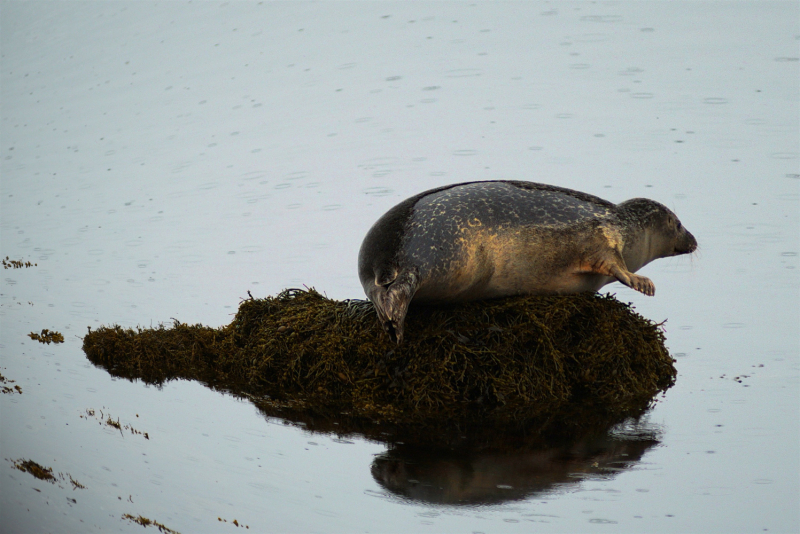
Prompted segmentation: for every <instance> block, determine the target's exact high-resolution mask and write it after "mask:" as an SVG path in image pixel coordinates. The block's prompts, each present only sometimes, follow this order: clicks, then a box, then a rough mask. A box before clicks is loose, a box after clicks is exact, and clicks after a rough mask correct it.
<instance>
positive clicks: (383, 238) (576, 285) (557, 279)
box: [358, 180, 697, 343]
mask: <svg viewBox="0 0 800 534" xmlns="http://www.w3.org/2000/svg"><path fill="white" fill-rule="evenodd" d="M696 249H697V241H696V240H695V238H694V236H693V235H692V234H691V233H689V231H688V230H686V228H684V227H683V225H682V224H681V222H680V221H679V220H678V217H676V216H675V214H674V213H673V212H672V211H670V210H669V209H668V208H666V207H665V206H663V205H662V204H659V203H658V202H656V201H654V200H649V199H646V198H634V199H631V200H627V201H625V202H622V203H620V204H614V203H612V202H609V201H607V200H603V199H601V198H598V197H596V196H593V195H589V194H586V193H581V192H579V191H573V190H571V189H566V188H563V187H557V186H552V185H545V184H537V183H532V182H522V181H506V180H502V181H484V182H467V183H461V184H455V185H448V186H444V187H439V188H436V189H431V190H429V191H425V192H423V193H419V194H417V195H415V196H413V197H411V198H409V199H407V200H404V201H403V202H401V203H400V204H398V205H397V206H395V207H393V208H392V209H390V210H389V211H388V212H386V214H384V215H383V216H382V217H381V218H380V219H378V221H377V222H376V223H375V224H374V225H373V226H372V228H371V229H370V230H369V232H367V235H366V237H365V238H364V241H363V243H362V244H361V249H360V251H359V255H358V274H359V278H360V280H361V285H362V286H363V287H364V292H365V293H366V294H367V297H368V298H369V300H370V301H372V303H373V305H374V307H375V311H376V312H377V315H378V320H379V321H380V323H381V324H382V325H383V328H384V329H385V330H386V332H387V333H388V334H389V337H390V338H391V339H392V340H393V341H395V342H397V343H400V342H401V341H402V339H403V324H404V321H405V317H406V313H407V311H408V306H409V304H410V303H411V300H412V299H413V300H414V302H418V303H450V302H464V301H470V300H480V299H490V298H497V297H507V296H512V295H553V294H555V295H560V294H568V293H579V292H583V291H597V290H599V289H600V288H601V287H603V286H604V285H606V284H609V283H611V282H614V281H619V282H622V283H623V284H625V285H626V286H628V287H631V288H633V289H635V290H637V291H640V292H642V293H644V294H645V295H650V296H652V295H654V294H655V285H654V284H653V282H652V281H651V280H650V279H649V278H647V277H644V276H640V275H637V274H634V273H635V272H636V271H638V270H639V269H641V268H642V267H643V266H644V265H647V264H648V263H650V262H651V261H653V260H655V259H658V258H664V257H667V256H676V255H679V254H689V253H692V252H694V251H695V250H696Z"/></svg>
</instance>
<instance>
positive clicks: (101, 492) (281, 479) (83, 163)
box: [0, 2, 800, 533]
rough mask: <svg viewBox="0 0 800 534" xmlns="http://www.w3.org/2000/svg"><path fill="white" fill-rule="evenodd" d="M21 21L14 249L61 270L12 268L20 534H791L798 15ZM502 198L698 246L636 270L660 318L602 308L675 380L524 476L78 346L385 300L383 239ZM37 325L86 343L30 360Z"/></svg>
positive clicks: (47, 7)
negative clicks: (288, 297)
mask: <svg viewBox="0 0 800 534" xmlns="http://www.w3.org/2000/svg"><path fill="white" fill-rule="evenodd" d="M0 10H2V20H1V21H0V23H1V24H2V36H1V38H2V62H1V64H2V71H1V72H0V76H1V77H2V79H1V81H2V127H1V129H0V133H1V135H2V142H0V154H2V159H1V160H0V161H2V187H1V192H0V196H1V197H2V203H1V204H0V207H1V208H2V227H1V230H2V242H1V243H0V253H1V254H2V257H4V258H5V257H6V256H9V258H10V259H12V260H23V261H31V262H34V263H36V264H37V265H36V266H34V267H29V268H20V269H6V270H4V271H3V273H2V275H3V277H2V279H3V280H2V291H1V293H2V294H1V295H0V323H1V326H0V334H2V339H0V357H1V358H2V361H1V362H0V368H1V369H0V373H2V375H3V376H4V377H5V378H6V379H7V380H9V381H10V380H14V381H15V382H13V383H11V382H7V383H6V384H4V385H5V386H7V387H8V386H10V387H13V386H15V385H19V386H20V387H21V388H22V393H21V394H20V393H6V394H3V395H0V410H1V411H0V415H2V421H1V422H0V425H2V426H0V429H2V436H1V437H0V453H1V454H0V456H2V458H3V459H4V460H3V461H2V462H0V481H1V482H0V506H2V512H1V514H2V517H3V530H5V531H8V532H25V531H31V530H36V531H57V532H86V531H94V530H100V531H111V530H121V531H131V532H133V531H138V529H139V528H140V527H139V526H138V525H135V524H133V523H131V522H129V521H126V520H123V519H122V516H123V514H132V515H133V516H138V515H142V516H145V517H148V518H151V519H155V520H157V521H159V522H161V523H163V524H164V525H166V526H167V527H169V528H172V529H175V530H177V531H181V532H184V533H185V532H204V531H208V532H220V531H226V530H230V529H233V528H236V526H235V525H234V524H233V523H232V522H233V520H234V519H236V520H237V523H238V524H242V525H246V526H248V527H249V530H250V531H254V532H278V531H280V532H283V531H287V532H354V531H364V532H376V531H377V532H408V531H420V530H423V531H425V530H429V531H436V532H479V531H483V532H489V531H491V532H517V531H530V530H531V529H532V528H536V529H537V530H539V531H546V532H567V531H569V532H575V531H581V532H645V531H646V532H714V531H718V532H733V531H742V532H753V531H768V532H794V531H797V530H798V528H800V519H799V518H798V506H797V503H798V497H799V496H800V482H799V478H800V477H799V476H798V473H799V472H800V468H799V466H798V458H800V429H799V428H798V427H799V425H800V423H799V421H800V413H798V411H799V410H798V407H799V405H800V400H799V399H800V397H799V396H798V390H799V388H798V375H799V374H800V373H799V371H800V328H798V326H800V320H799V319H800V316H799V315H800V305H799V304H800V284H799V283H798V282H800V278H799V277H798V271H797V267H798V248H799V247H798V242H799V241H800V230H799V228H800V217H798V215H799V213H800V209H798V202H800V193H799V192H798V188H800V168H798V145H799V143H798V140H799V139H798V138H799V136H798V130H800V128H799V127H798V116H799V109H798V79H800V77H798V66H799V65H800V63H798V54H797V46H798V41H799V40H800V28H798V23H797V21H798V14H799V13H798V6H797V4H796V3H793V2H735V3H733V2H732V3H705V2H687V3H678V2H662V3H655V2H647V3H645V2H641V3H627V2H601V3H566V2H564V3H561V2H559V3H555V4H553V3H541V4H540V3H534V2H525V3H506V4H496V3H477V4H466V3H383V2H381V3H361V2H360V3H322V4H310V3H308V4H307V3H300V2H291V3H288V2H287V3H272V2H263V3H262V2H259V3H255V2H234V3H215V2H203V3H199V4H198V3H177V2H176V3H147V2H119V3H117V2H115V3H110V2H109V3H82V2H72V3H49V2H36V3H17V2H3V3H2V4H0ZM496 178H510V179H524V180H532V181H542V182H548V183H553V184H557V185H561V186H565V187H571V188H575V189H579V190H582V191H586V192H588V193H592V194H596V195H598V196H601V197H603V198H607V199H609V200H612V201H622V200H625V199H627V198H631V197H636V196H646V197H649V198H654V199H656V200H659V201H660V202H662V203H664V204H666V205H668V206H669V207H670V208H672V209H674V211H675V212H676V213H677V214H678V215H679V216H680V218H681V220H682V222H683V223H684V224H685V225H686V226H687V227H688V228H689V229H690V230H691V231H692V233H693V234H694V235H695V236H697V238H698V241H699V242H700V251H699V253H698V254H696V255H695V256H694V257H693V258H686V257H682V258H674V259H666V260H659V261H657V262H655V263H653V264H651V265H649V266H647V267H646V268H645V269H643V271H642V273H643V274H644V275H645V276H648V277H650V278H652V279H653V281H654V282H655V284H656V287H657V295H656V297H654V298H648V297H645V296H642V295H639V294H636V293H635V292H633V291H631V290H628V289H627V288H624V287H621V286H620V285H619V284H614V285H612V286H609V289H611V290H612V291H614V292H616V293H617V295H618V297H619V298H620V299H621V300H624V301H630V302H634V303H635V305H636V307H637V310H638V311H639V312H641V313H642V314H643V315H645V316H646V317H650V318H652V319H653V320H656V321H662V320H665V319H667V320H668V322H667V323H666V329H667V340H668V345H669V348H670V350H671V351H672V353H673V355H674V356H675V357H676V360H677V363H676V366H677V368H678V370H679V376H678V379H677V384H676V385H675V386H674V387H673V388H672V389H670V390H669V391H668V392H667V394H666V395H665V396H664V397H663V398H661V399H660V401H659V403H658V404H657V405H656V406H655V408H654V410H653V411H652V412H651V413H650V414H649V415H648V416H647V417H646V419H645V420H643V421H641V422H639V423H638V425H635V426H633V427H631V428H627V429H626V428H622V429H615V430H614V431H613V432H612V434H611V435H609V436H607V437H605V438H596V439H595V440H594V441H591V442H586V443H578V444H573V446H572V448H568V449H565V448H562V449H549V450H538V451H528V452H525V453H520V454H516V455H514V454H505V455H498V454H495V455H492V454H467V453H463V452H461V453H456V452H453V453H447V451H430V450H425V448H415V447H413V446H410V445H407V446H399V447H396V448H393V449H391V450H389V449H387V446H386V444H385V443H382V442H381V441H380V440H367V439H364V438H363V437H359V436H354V435H341V436H339V435H337V434H336V433H331V432H318V431H314V430H310V429H308V428H303V425H302V424H301V423H300V422H298V421H284V420H281V419H280V418H276V417H267V416H265V415H264V414H262V413H261V412H259V411H258V410H257V409H256V408H255V407H254V406H253V405H252V404H251V403H249V402H246V401H242V400H237V399H235V398H232V397H230V396H227V395H224V394H222V393H219V392H215V391H212V390H210V389H208V388H206V387H204V386H203V385H202V384H199V383H194V382H183V381H179V382H170V383H168V384H166V385H165V386H164V387H163V388H160V389H158V388H155V387H148V386H146V385H144V384H142V383H132V382H128V381H126V380H121V379H115V378H112V377H111V376H109V375H108V373H106V372H105V371H104V370H102V369H98V368H95V367H94V366H92V365H91V364H90V363H89V362H88V361H87V360H86V358H85V356H84V354H83V352H82V351H81V336H82V335H83V333H85V332H86V327H87V326H92V327H97V326H99V325H101V324H111V323H117V324H121V325H123V326H135V325H142V326H150V325H156V324H158V323H160V322H170V318H172V317H174V318H178V319H180V320H181V321H183V322H187V323H198V322H199V323H203V324H208V325H223V324H227V323H228V322H230V320H231V319H232V314H233V313H235V311H236V307H237V305H238V302H239V299H241V298H243V297H246V294H247V291H248V290H249V291H251V292H252V293H253V295H254V296H265V295H270V294H275V293H277V292H279V291H280V290H281V289H283V288H285V287H298V286H302V285H303V284H306V285H309V286H314V287H316V288H317V289H319V290H320V291H324V292H325V293H327V295H328V296H330V297H333V298H352V297H361V296H362V292H361V288H360V285H359V283H358V280H357V276H356V254H357V250H358V246H359V244H360V241H361V239H362V237H363V235H364V234H365V233H366V230H367V229H368V228H369V226H370V225H371V224H372V222H374V220H375V219H377V217H378V216H380V215H381V214H382V213H383V212H384V211H385V210H386V209H388V208H389V207H391V206H392V205H394V204H395V203H397V202H398V201H400V200H402V199H403V198H405V197H407V196H410V195H411V194H413V193H416V192H418V191H421V190H424V189H427V188H430V187H434V186H437V185H441V184H446V183H455V182H460V181H466V180H476V179H496ZM43 328H48V329H50V330H57V331H59V332H61V333H62V334H64V337H65V338H66V342H65V343H64V344H58V345H42V344H39V343H36V342H34V341H33V340H31V339H29V338H28V337H27V334H28V333H29V332H39V331H40V330H41V329H43ZM91 413H94V415H90V414H91ZM109 415H110V416H111V418H112V420H117V419H118V420H119V422H120V425H121V426H122V427H123V428H122V430H117V429H115V428H112V427H110V426H108V425H105V424H103V421H105V419H106V418H107V416H109ZM331 425H333V423H331ZM131 428H133V429H135V430H136V431H138V432H142V433H144V432H146V433H147V438H145V437H144V435H143V434H137V433H132V432H131V430H130V429H131ZM20 458H26V459H27V458H30V459H32V460H34V461H36V462H39V463H40V464H42V465H44V466H47V467H52V468H53V471H54V472H55V473H58V472H61V473H64V474H65V476H66V474H69V475H70V476H72V477H73V478H74V479H75V480H76V481H78V482H80V483H81V484H82V485H84V486H85V489H73V487H72V484H71V483H69V482H68V480H69V479H68V478H65V480H66V482H65V480H61V481H60V482H59V484H58V485H53V484H48V483H46V482H42V481H39V480H36V479H34V478H33V477H32V476H31V475H29V474H27V473H23V472H20V471H18V470H15V469H13V465H12V463H11V460H16V459H20ZM223 521H224V522H223ZM531 523H535V525H531Z"/></svg>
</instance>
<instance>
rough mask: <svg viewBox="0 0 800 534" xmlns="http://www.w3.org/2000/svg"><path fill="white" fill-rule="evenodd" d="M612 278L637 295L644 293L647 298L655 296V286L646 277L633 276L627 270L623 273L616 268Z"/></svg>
mask: <svg viewBox="0 0 800 534" xmlns="http://www.w3.org/2000/svg"><path fill="white" fill-rule="evenodd" d="M613 276H614V278H616V279H617V280H619V281H620V282H622V283H623V284H625V285H626V286H628V287H629V288H631V289H635V290H636V291H638V292H639V293H644V294H645V295H647V296H648V297H652V296H653V295H655V294H656V285H655V284H654V283H653V281H652V280H650V279H649V278H647V277H646V276H640V275H638V274H633V273H632V272H630V271H628V270H625V271H623V270H622V269H620V268H619V267H617V270H616V272H615V273H614V275H613Z"/></svg>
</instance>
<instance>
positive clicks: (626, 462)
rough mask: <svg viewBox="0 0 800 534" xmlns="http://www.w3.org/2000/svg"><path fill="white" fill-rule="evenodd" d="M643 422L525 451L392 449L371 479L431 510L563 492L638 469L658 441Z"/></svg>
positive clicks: (378, 460) (377, 461) (376, 462)
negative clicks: (591, 480)
mask: <svg viewBox="0 0 800 534" xmlns="http://www.w3.org/2000/svg"><path fill="white" fill-rule="evenodd" d="M657 437H658V430H657V429H656V428H655V427H653V426H649V425H648V424H647V423H646V422H643V421H639V422H633V423H628V424H626V425H622V426H618V427H616V428H614V429H611V430H610V431H609V432H606V433H603V434H601V435H594V436H591V437H584V438H581V439H579V440H575V441H571V442H562V443H560V444H556V445H553V446H549V447H546V448H536V449H527V450H513V451H512V450H502V448H493V449H492V450H482V451H477V450H452V449H451V450H448V449H430V448H426V447H424V446H419V445H407V444H397V445H394V446H393V447H392V448H391V449H390V450H388V451H387V452H386V453H384V454H382V455H381V456H378V457H376V458H375V460H374V461H373V463H372V476H373V477H374V478H375V480H376V481H377V482H378V484H380V485H381V486H383V487H384V488H386V489H387V490H389V491H390V492H391V493H393V494H395V495H398V496H400V497H403V498H406V499H410V500H414V501H423V502H427V503H432V504H450V505H460V504H467V505H475V504H491V503H499V502H503V501H509V500H517V499H524V498H528V497H531V496H534V495H537V494H542V493H552V492H554V491H555V492H557V491H559V490H563V489H566V488H567V487H569V486H570V485H574V484H577V483H579V482H580V481H581V480H583V479H585V478H588V477H608V476H613V475H614V474H616V473H617V472H620V471H623V470H625V469H629V468H630V467H632V466H633V465H635V464H636V463H638V462H639V461H640V460H641V458H642V456H643V455H644V453H645V452H646V451H647V450H648V449H650V448H651V447H653V446H654V445H656V444H657V443H658V442H659V441H658V439H657Z"/></svg>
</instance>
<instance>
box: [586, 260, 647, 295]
mask: <svg viewBox="0 0 800 534" xmlns="http://www.w3.org/2000/svg"><path fill="white" fill-rule="evenodd" d="M604 256H605V257H601V258H593V261H589V262H587V263H588V265H585V266H584V267H583V269H582V272H592V273H597V274H602V275H604V276H610V277H612V278H616V279H617V280H618V281H620V282H621V283H623V284H625V285H626V286H628V287H629V288H631V289H635V290H636V291H638V292H639V293H644V294H645V295H647V296H648V297H652V296H653V295H655V294H656V285H655V284H654V283H653V281H652V280H650V279H649V278H647V277H646V276H640V275H638V274H633V273H632V272H630V271H629V270H628V267H627V265H625V260H624V259H623V258H622V255H621V254H620V253H619V252H618V251H617V250H614V249H611V250H610V251H609V252H608V254H607V255H605V254H604Z"/></svg>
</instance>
